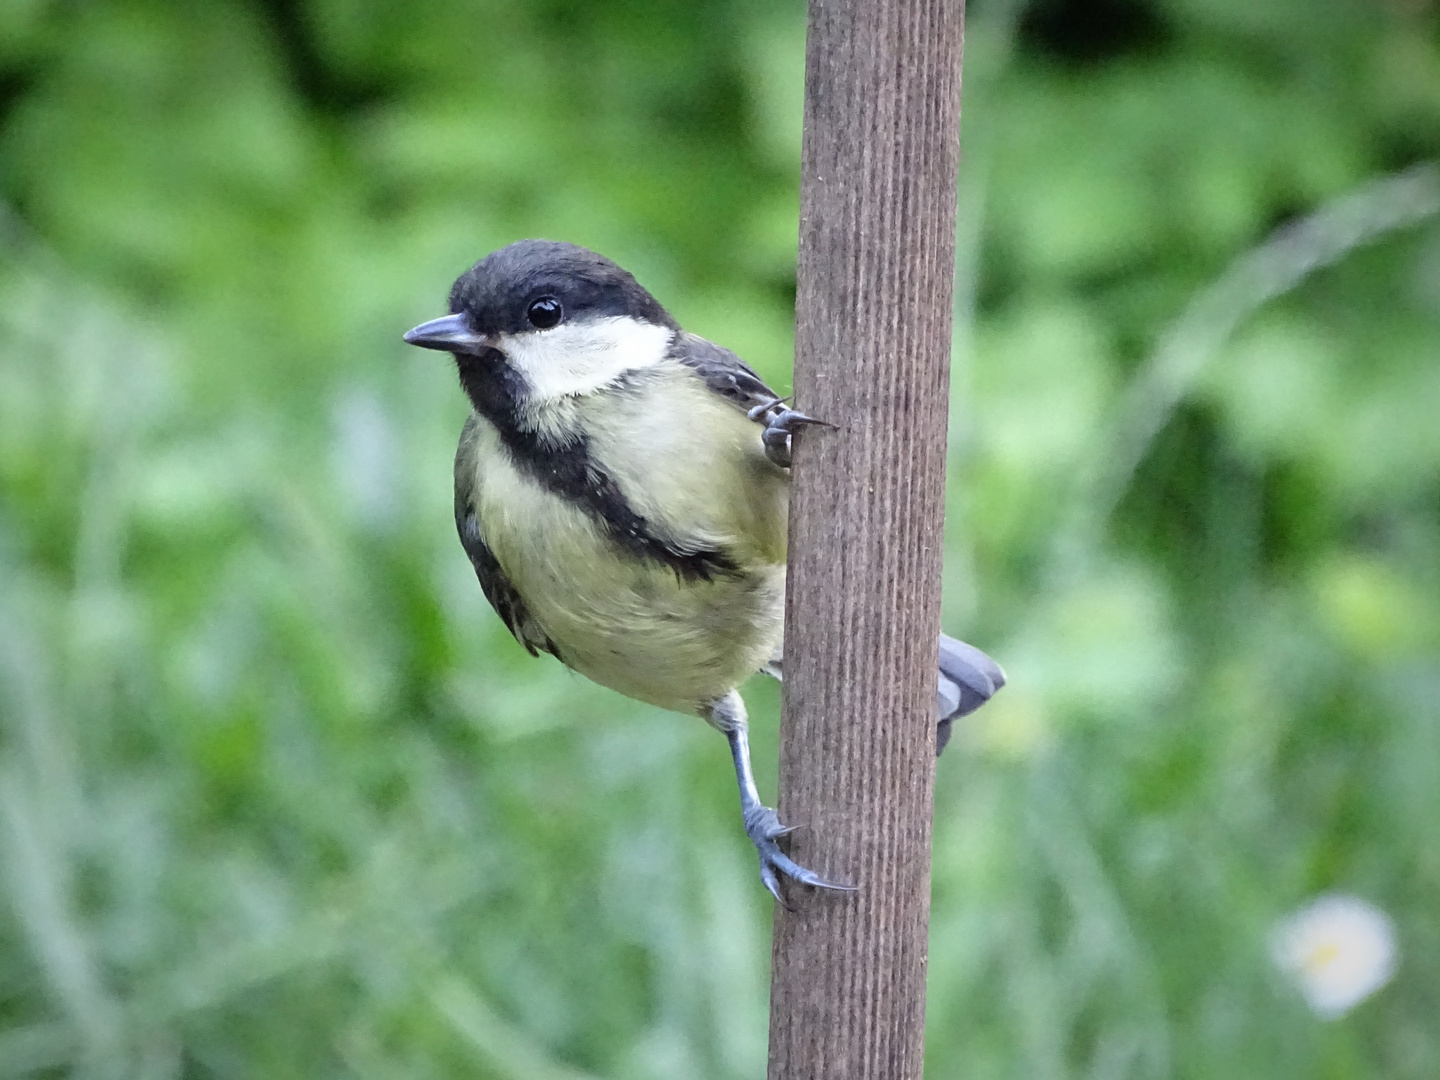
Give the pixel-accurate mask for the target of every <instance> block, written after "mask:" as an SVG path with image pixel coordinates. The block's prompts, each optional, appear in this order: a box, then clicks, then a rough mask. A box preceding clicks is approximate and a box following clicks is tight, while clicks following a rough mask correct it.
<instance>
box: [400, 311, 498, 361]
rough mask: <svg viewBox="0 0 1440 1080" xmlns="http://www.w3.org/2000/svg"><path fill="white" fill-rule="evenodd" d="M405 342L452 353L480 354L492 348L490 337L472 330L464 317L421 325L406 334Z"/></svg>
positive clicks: (456, 316)
mask: <svg viewBox="0 0 1440 1080" xmlns="http://www.w3.org/2000/svg"><path fill="white" fill-rule="evenodd" d="M405 341H406V342H407V343H408V344H410V345H419V346H420V348H422V349H443V350H444V351H445V352H452V353H480V352H482V351H484V350H485V349H488V348H491V347H492V346H491V342H490V339H489V338H488V337H486V336H485V335H484V334H477V333H476V332H475V331H474V330H471V329H470V324H469V322H468V321H467V320H466V318H465V316H464V315H445V316H442V317H441V318H439V319H431V320H430V321H429V322H425V323H421V324H420V325H419V326H417V327H415V329H414V330H410V331H408V332H407V333H406V334H405Z"/></svg>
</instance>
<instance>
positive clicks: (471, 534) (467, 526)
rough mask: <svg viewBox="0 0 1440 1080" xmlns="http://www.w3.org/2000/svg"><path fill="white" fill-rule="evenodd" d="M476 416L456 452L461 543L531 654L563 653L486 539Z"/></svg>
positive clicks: (512, 630)
mask: <svg viewBox="0 0 1440 1080" xmlns="http://www.w3.org/2000/svg"><path fill="white" fill-rule="evenodd" d="M476 422H477V421H476V419H475V416H474V415H473V414H472V415H471V416H470V419H469V420H467V421H466V422H465V429H464V430H463V431H462V432H461V433H460V446H459V449H458V450H457V451H456V453H455V530H456V531H457V532H458V533H459V534H460V544H461V546H462V547H463V548H464V549H465V554H466V555H469V556H470V565H471V566H473V567H474V568H475V576H476V577H477V578H479V579H480V589H481V591H482V592H484V593H485V599H486V600H489V601H490V606H491V607H493V608H494V609H495V614H497V615H499V616H500V620H501V621H502V622H503V623H504V624H505V626H506V627H507V628H508V629H509V631H510V633H512V634H514V635H515V640H516V641H518V642H520V644H521V645H524V646H525V648H526V649H527V650H529V652H530V655H531V656H538V655H539V654H540V653H541V652H542V651H543V652H548V653H549V654H550V655H551V656H557V657H558V656H559V655H560V652H559V650H558V649H556V647H555V643H554V642H553V641H551V640H550V638H549V637H548V636H547V635H546V633H545V631H543V630H542V629H540V627H539V625H538V624H537V623H536V622H535V618H534V616H533V615H531V614H530V609H529V607H527V606H526V604H525V598H524V597H522V596H521V595H520V592H519V590H518V589H516V588H515V586H514V584H513V583H512V582H511V581H510V579H509V578H508V577H507V576H506V575H505V570H504V568H503V567H501V565H500V560H498V559H497V558H495V553H494V552H493V551H491V550H490V545H489V544H487V543H485V537H484V536H483V535H481V532H480V519H479V518H478V517H477V516H476V514H475V503H474V494H473V492H472V491H471V488H470V485H471V484H473V482H474V476H475V456H474V455H475V424H476Z"/></svg>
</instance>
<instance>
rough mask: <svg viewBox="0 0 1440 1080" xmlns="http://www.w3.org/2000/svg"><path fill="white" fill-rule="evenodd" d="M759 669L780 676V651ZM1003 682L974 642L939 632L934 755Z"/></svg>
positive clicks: (996, 667) (1000, 672) (999, 671)
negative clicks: (960, 722)
mask: <svg viewBox="0 0 1440 1080" xmlns="http://www.w3.org/2000/svg"><path fill="white" fill-rule="evenodd" d="M760 670H761V671H763V672H764V673H765V674H766V675H769V676H771V677H773V678H776V679H783V678H784V676H785V672H784V656H783V655H782V653H781V652H780V651H778V650H777V651H776V653H775V655H774V656H772V657H771V658H770V662H769V663H767V664H766V665H765V666H764V667H763V668H761V669H760ZM1004 685H1005V672H1004V671H1003V670H1002V669H1001V667H1000V665H999V664H997V663H996V662H995V661H994V660H992V659H990V657H988V656H986V655H985V654H984V653H983V652H981V651H980V650H979V649H977V648H975V646H974V645H967V644H965V642H963V641H958V640H956V639H955V638H953V637H946V636H945V635H944V634H941V635H940V673H939V676H938V678H937V682H936V692H935V709H936V717H937V727H936V730H935V753H936V754H937V755H938V754H939V753H940V751H942V750H944V749H945V744H946V743H948V742H949V741H950V725H951V724H953V723H954V722H955V721H956V720H958V719H959V718H960V717H962V716H969V715H970V714H971V713H972V712H974V711H975V710H976V709H978V708H979V707H980V706H981V705H984V704H985V702H987V701H989V700H990V699H991V698H992V697H994V696H995V691H997V690H999V689H1000V688H1001V687H1002V686H1004Z"/></svg>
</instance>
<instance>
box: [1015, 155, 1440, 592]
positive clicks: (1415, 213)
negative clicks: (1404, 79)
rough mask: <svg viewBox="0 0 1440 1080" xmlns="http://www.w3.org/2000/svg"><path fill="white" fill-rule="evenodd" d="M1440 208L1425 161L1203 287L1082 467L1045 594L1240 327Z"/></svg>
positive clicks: (1087, 544)
mask: <svg viewBox="0 0 1440 1080" xmlns="http://www.w3.org/2000/svg"><path fill="white" fill-rule="evenodd" d="M1437 212H1440V169H1437V168H1436V166H1435V165H1433V164H1430V163H1425V164H1422V165H1417V166H1414V167H1413V168H1410V169H1407V170H1405V171H1404V172H1402V173H1399V174H1396V175H1394V176H1388V177H1385V178H1383V179H1380V180H1375V181H1372V182H1370V183H1368V184H1366V185H1365V186H1363V187H1361V188H1360V189H1359V190H1357V191H1353V192H1351V193H1349V194H1347V195H1343V196H1341V197H1340V198H1337V199H1335V200H1333V201H1332V202H1329V203H1327V204H1325V205H1324V206H1322V207H1321V208H1320V209H1319V210H1316V211H1315V212H1314V213H1313V214H1310V215H1308V216H1306V217H1304V218H1301V219H1300V220H1299V221H1295V222H1291V223H1289V224H1287V225H1285V226H1283V227H1282V228H1280V229H1278V230H1277V231H1276V232H1274V233H1273V234H1272V235H1271V236H1270V238H1269V239H1267V240H1266V241H1265V242H1264V243H1263V244H1261V245H1260V246H1259V247H1256V248H1253V249H1252V250H1250V251H1248V252H1246V253H1245V254H1244V255H1241V256H1240V257H1239V258H1238V259H1236V260H1235V261H1234V262H1233V263H1231V264H1230V266H1229V267H1228V268H1227V269H1226V271H1225V272H1224V273H1223V274H1221V275H1220V277H1219V278H1217V279H1216V280H1215V282H1214V283H1213V284H1211V285H1210V286H1209V287H1207V288H1205V289H1203V290H1202V291H1201V292H1199V293H1197V294H1196V295H1195V297H1194V298H1193V299H1192V300H1191V301H1190V304H1189V306H1187V307H1186V309H1185V311H1184V313H1183V314H1182V315H1181V316H1180V318H1179V319H1178V320H1177V321H1176V322H1174V323H1173V324H1172V325H1171V326H1170V328H1169V330H1167V331H1166V332H1165V334H1164V335H1163V336H1162V337H1161V340H1160V345H1159V347H1158V348H1157V349H1156V350H1155V352H1154V353H1153V354H1152V355H1151V357H1150V359H1149V360H1148V361H1147V362H1146V363H1145V364H1144V366H1142V367H1141V369H1140V371H1139V373H1138V374H1137V375H1136V376H1135V378H1134V380H1133V381H1132V382H1131V384H1130V386H1129V388H1128V389H1127V390H1126V391H1125V393H1124V396H1123V397H1122V399H1121V401H1120V404H1119V406H1118V407H1117V408H1116V410H1115V417H1114V420H1113V421H1112V422H1111V424H1110V426H1109V431H1108V432H1107V433H1105V434H1104V435H1102V436H1101V437H1100V438H1099V439H1098V440H1096V447H1097V452H1096V453H1095V454H1093V455H1092V456H1091V458H1090V459H1089V461H1087V462H1086V463H1085V464H1084V465H1083V466H1082V468H1081V470H1080V474H1079V478H1078V481H1077V483H1076V484H1075V485H1074V492H1075V495H1074V497H1073V499H1072V502H1071V505H1070V509H1069V512H1068V514H1067V516H1066V518H1065V520H1064V522H1063V524H1062V525H1061V527H1060V529H1059V530H1058V531H1057V532H1056V539H1055V544H1054V548H1053V550H1052V554H1051V561H1050V567H1049V573H1048V575H1047V577H1046V580H1045V581H1044V583H1043V584H1044V592H1045V594H1046V595H1054V594H1055V592H1056V591H1057V590H1058V589H1059V588H1062V587H1063V586H1065V585H1067V584H1069V583H1071V582H1073V581H1074V580H1075V579H1076V578H1077V577H1079V576H1080V575H1081V574H1082V573H1083V572H1084V570H1085V567H1086V564H1087V562H1088V561H1089V558H1090V556H1091V553H1092V552H1094V551H1095V550H1096V548H1097V547H1098V545H1099V542H1100V539H1101V532H1102V530H1103V529H1104V526H1105V523H1106V522H1107V521H1108V520H1109V519H1110V516H1111V515H1112V514H1113V513H1114V512H1115V508H1116V506H1118V505H1119V503H1120V500H1121V498H1122V497H1123V496H1124V494H1125V491H1126V489H1127V488H1128V487H1129V486H1130V481H1131V479H1132V478H1133V477H1134V475H1135V471H1136V470H1137V469H1138V468H1139V467H1140V463H1141V462H1142V461H1144V459H1145V455H1146V453H1148V452H1149V449H1150V446H1151V444H1152V443H1153V442H1154V441H1155V437H1156V436H1157V435H1158V434H1159V433H1160V432H1161V431H1162V430H1163V429H1164V427H1165V425H1166V423H1168V422H1169V420H1170V417H1171V416H1172V415H1173V414H1174V412H1175V410H1176V408H1177V407H1178V406H1179V405H1180V403H1181V402H1182V401H1184V400H1185V398H1186V396H1187V395H1188V394H1189V393H1190V391H1191V390H1192V389H1193V388H1194V386H1195V384H1196V382H1197V381H1198V380H1199V378H1200V375H1201V374H1202V373H1203V372H1204V370H1205V367H1206V365H1207V364H1209V363H1210V362H1211V361H1212V360H1213V359H1214V358H1215V356H1216V355H1218V354H1219V352H1220V350H1221V349H1222V348H1223V347H1224V345H1225V343H1226V341H1228V340H1229V338H1230V336H1231V335H1232V334H1233V333H1234V332H1235V330H1236V328H1237V327H1239V325H1240V324H1241V323H1242V322H1244V320H1245V319H1247V318H1249V317H1250V316H1251V315H1253V314H1255V312H1257V311H1259V310H1260V309H1261V308H1262V307H1264V306H1265V305H1266V304H1267V303H1269V302H1270V301H1271V300H1274V299H1276V298H1277V297H1280V296H1283V295H1284V294H1286V293H1288V292H1290V291H1291V290H1292V289H1294V288H1296V287H1297V286H1298V285H1300V284H1301V283H1302V282H1303V281H1305V279H1306V278H1308V277H1309V276H1310V275H1311V274H1313V273H1314V272H1315V271H1317V270H1321V269H1323V268H1325V267H1327V266H1333V265H1334V264H1335V263H1337V262H1339V261H1340V260H1341V259H1343V258H1344V257H1345V256H1346V255H1348V254H1350V253H1351V252H1352V251H1354V250H1356V249H1357V248H1360V247H1363V246H1365V245H1366V244H1369V243H1372V242H1374V241H1376V240H1378V239H1380V238H1381V237H1383V236H1385V235H1386V234H1388V233H1392V232H1396V231H1398V230H1400V229H1405V228H1409V227H1411V226H1414V225H1417V224H1419V223H1420V222H1422V221H1425V220H1426V219H1428V218H1430V217H1433V216H1434V215H1435V214H1436V213H1437Z"/></svg>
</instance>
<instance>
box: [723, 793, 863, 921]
mask: <svg viewBox="0 0 1440 1080" xmlns="http://www.w3.org/2000/svg"><path fill="white" fill-rule="evenodd" d="M796 828H798V826H795V825H782V824H780V817H779V815H777V814H776V813H775V811H774V810H772V809H770V807H768V806H762V807H760V812H759V813H756V814H754V815H747V816H746V821H745V832H746V833H747V834H748V835H749V837H750V841H751V843H753V844H754V845H755V852H756V854H758V855H759V856H760V881H761V882H762V883H763V884H764V886H765V888H766V889H768V890H769V891H770V895H771V896H773V897H775V899H776V900H778V901H779V902H780V903H781V904H782V905H784V906H785V907H789V906H790V905H788V904H786V903H785V900H784V898H783V897H782V896H781V895H780V878H779V875H781V874H783V875H784V876H785V877H787V878H790V879H791V880H793V881H798V882H800V884H802V885H809V886H810V887H811V888H815V889H834V890H835V891H836V892H854V891H855V886H853V885H841V884H840V883H839V882H835V881H827V880H826V879H825V878H822V877H821V876H820V875H819V874H817V873H815V871H813V870H810V869H808V868H807V867H804V866H801V865H800V864H799V863H797V862H796V861H795V860H794V859H792V858H790V856H788V855H786V854H785V853H784V852H783V851H781V850H780V845H779V844H777V843H776V842H775V841H776V840H777V839H778V838H779V837H782V836H788V835H789V834H790V833H792V832H794V831H795V830H796Z"/></svg>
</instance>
